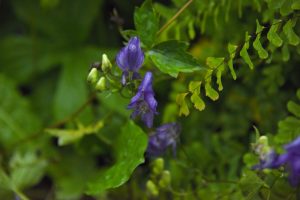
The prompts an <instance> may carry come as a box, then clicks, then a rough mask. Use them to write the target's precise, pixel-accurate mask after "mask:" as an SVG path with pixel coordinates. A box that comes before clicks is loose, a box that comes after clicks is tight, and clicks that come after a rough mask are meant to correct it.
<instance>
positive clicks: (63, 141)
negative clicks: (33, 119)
mask: <svg viewBox="0 0 300 200" xmlns="http://www.w3.org/2000/svg"><path fill="white" fill-rule="evenodd" d="M103 126H104V123H103V121H99V122H97V123H96V124H92V125H89V126H79V127H78V129H46V132H47V133H49V134H50V135H53V136H56V137H58V145H59V146H63V145H67V144H70V143H72V142H75V141H77V140H79V139H81V138H82V137H83V136H85V135H89V134H95V133H97V132H98V131H99V130H100V129H101V128H102V127H103Z"/></svg>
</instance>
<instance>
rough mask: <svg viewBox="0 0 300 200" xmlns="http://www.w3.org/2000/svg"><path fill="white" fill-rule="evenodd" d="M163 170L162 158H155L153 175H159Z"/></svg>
mask: <svg viewBox="0 0 300 200" xmlns="http://www.w3.org/2000/svg"><path fill="white" fill-rule="evenodd" d="M163 170H164V159H163V158H157V159H155V160H154V162H153V168H152V171H153V173H154V174H155V175H159V174H160V173H161V172H162V171H163Z"/></svg>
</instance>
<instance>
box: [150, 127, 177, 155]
mask: <svg viewBox="0 0 300 200" xmlns="http://www.w3.org/2000/svg"><path fill="white" fill-rule="evenodd" d="M180 129H181V128H180V126H179V125H178V124H177V123H168V124H164V125H162V126H160V127H158V128H157V129H156V131H155V133H154V134H153V135H151V136H150V137H149V142H148V148H147V153H148V154H149V155H152V156H159V155H161V154H163V153H164V152H165V151H166V149H167V148H168V147H169V146H171V147H172V150H173V154H174V155H175V154H176V141H177V138H178V136H179V133H180Z"/></svg>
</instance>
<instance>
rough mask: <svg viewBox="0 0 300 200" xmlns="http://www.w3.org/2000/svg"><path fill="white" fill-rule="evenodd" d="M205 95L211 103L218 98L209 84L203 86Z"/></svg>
mask: <svg viewBox="0 0 300 200" xmlns="http://www.w3.org/2000/svg"><path fill="white" fill-rule="evenodd" d="M205 93H206V96H208V97H209V98H210V99H211V100H213V101H216V100H217V99H218V98H219V93H218V92H217V91H216V90H215V89H213V88H212V87H211V85H210V83H206V84H205Z"/></svg>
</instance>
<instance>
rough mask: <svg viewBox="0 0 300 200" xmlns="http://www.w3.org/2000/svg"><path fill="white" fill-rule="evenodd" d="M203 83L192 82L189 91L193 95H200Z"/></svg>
mask: <svg viewBox="0 0 300 200" xmlns="http://www.w3.org/2000/svg"><path fill="white" fill-rule="evenodd" d="M200 88H201V81H191V82H190V83H189V91H190V92H191V93H192V94H194V93H195V94H200Z"/></svg>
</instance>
